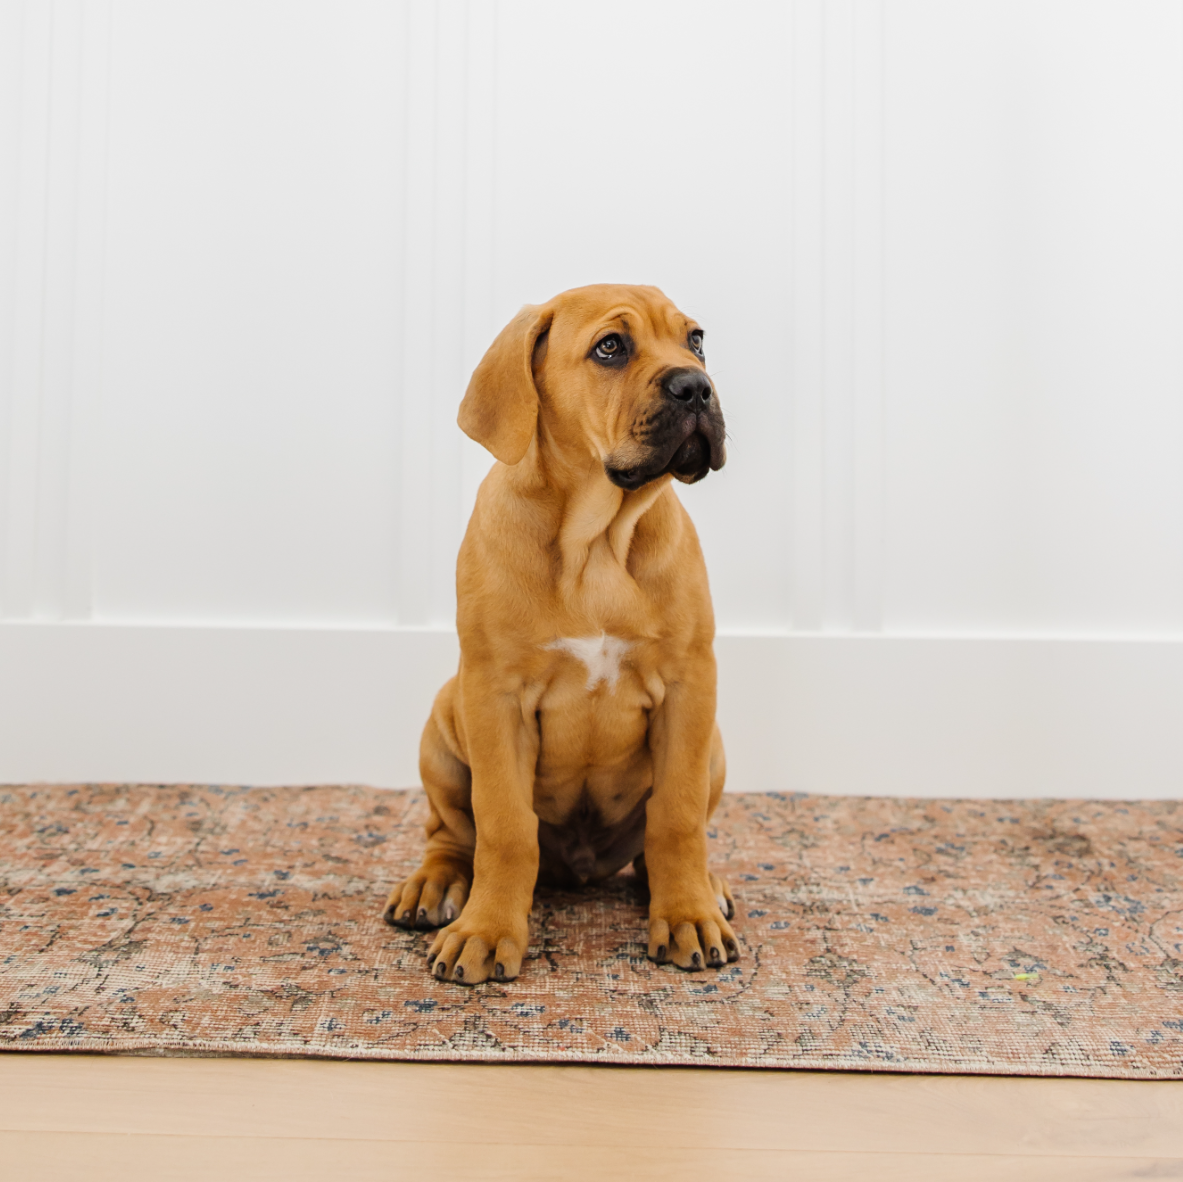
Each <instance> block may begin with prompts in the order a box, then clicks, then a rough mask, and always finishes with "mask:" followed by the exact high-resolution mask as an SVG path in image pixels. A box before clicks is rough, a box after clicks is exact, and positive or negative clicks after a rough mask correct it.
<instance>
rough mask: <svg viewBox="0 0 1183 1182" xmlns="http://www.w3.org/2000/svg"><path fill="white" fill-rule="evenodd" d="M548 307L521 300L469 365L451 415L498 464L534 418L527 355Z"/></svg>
mask: <svg viewBox="0 0 1183 1182" xmlns="http://www.w3.org/2000/svg"><path fill="white" fill-rule="evenodd" d="M553 315H554V313H553V311H552V309H550V308H548V307H538V308H536V307H532V306H531V305H529V304H527V305H526V307H524V308H523V309H522V310H521V311H520V312H519V313H518V314H517V315H516V316H515V317H514V318H513V320H511V321H510V322H509V324H507V325H506V326H505V327H504V328H503V329H502V330H501V332H500V333H498V335H497V339H496V340H495V341H494V342H493V343H492V344H491V345H490V346H489V351H488V352H487V353H486V354H485V355H484V357H482V358H481V363H480V364H479V365H478V366H477V367H476V369H475V370H473V374H472V378H471V380H470V381H469V383H468V390H467V391H466V392H465V394H464V401H463V402H462V403H461V404H460V413H459V415H457V416H456V421H457V422H458V423H459V424H460V430H461V431H463V432H464V434H465V435H467V436H468V437H469V438H470V439H475V440H476V441H477V443H479V444H481V445H482V446H484V447H487V448H488V449H489V451H491V452H492V453H493V455H494V456H496V457H497V459H499V460H500V461H501V462H502V463H503V464H510V465H513V464H516V463H518V461H519V460H521V459H522V457H523V456H524V455H525V454H526V452H527V450H528V449H529V447H530V440H531V439H533V438H534V429H535V427H536V426H537V423H538V389H537V387H536V386H535V385H534V370H533V357H534V347H535V345H537V343H538V338H539V337H541V336H542V334H543V333H544V332H546V331H547V330H548V329H549V328H550V322H551V319H552V317H553Z"/></svg>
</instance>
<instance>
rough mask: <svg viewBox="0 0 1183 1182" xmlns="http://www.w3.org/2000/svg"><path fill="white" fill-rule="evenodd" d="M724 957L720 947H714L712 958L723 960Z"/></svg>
mask: <svg viewBox="0 0 1183 1182" xmlns="http://www.w3.org/2000/svg"><path fill="white" fill-rule="evenodd" d="M722 959H723V957H722V955H721V954H720V952H719V950H718V948H712V949H711V960H722Z"/></svg>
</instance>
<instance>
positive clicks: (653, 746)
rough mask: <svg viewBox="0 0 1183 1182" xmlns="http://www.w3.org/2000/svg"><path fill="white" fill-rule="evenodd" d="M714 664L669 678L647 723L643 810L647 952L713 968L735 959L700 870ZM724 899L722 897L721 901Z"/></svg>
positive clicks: (706, 874) (734, 946)
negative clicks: (649, 790)
mask: <svg viewBox="0 0 1183 1182" xmlns="http://www.w3.org/2000/svg"><path fill="white" fill-rule="evenodd" d="M714 730H715V664H714V659H713V657H712V658H710V659H709V660H705V659H704V660H703V661H701V662H696V663H695V667H694V668H692V669H690V670H687V671H686V675H685V676H684V677H683V678H680V679H679V680H678V681H676V682H674V683H673V684H671V685H670V686H669V687H668V689H667V691H666V696H665V700H664V701H663V702H662V704H661V706H660V707H659V708H658V710H657V711H656V712H655V713H654V717H653V720H652V722H651V724H650V732H649V745H650V750H651V751H652V753H653V794H652V796H650V798H649V802H648V804H647V806H646V811H645V865H646V868H647V870H648V875H649V893H650V901H649V957H650V959H652V960H655V961H658V962H659V963H661V962H665V961H673V963H674V964H676V965H677V966H678V967H679V968H683V969H691V970H693V969H701V968H703V967H705V966H706V965H710V966H711V967H713V968H719V967H721V966H722V965H724V964H726V963H727V961H732V960H738V959H739V942H738V941H737V940H736V938H735V933H734V932H733V931H732V929H731V925H730V924H729V923H728V922H727V917H726V916H725V915H724V913H723V911H722V910H720V906H719V903H720V898H721V895H720V890H722V889H723V888H721V887H720V888H719V890H717V889H716V886H715V884H714V883H713V882H712V879H711V874H710V871H709V870H708V869H707V836H706V824H707V814H708V810H709V807H710V776H711V772H710V761H711V740H712V736H713V735H714ZM723 901H724V902H726V899H724V900H723Z"/></svg>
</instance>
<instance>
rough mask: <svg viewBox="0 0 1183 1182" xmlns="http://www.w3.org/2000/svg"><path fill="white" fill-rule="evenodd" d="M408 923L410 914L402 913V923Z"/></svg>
mask: <svg viewBox="0 0 1183 1182" xmlns="http://www.w3.org/2000/svg"><path fill="white" fill-rule="evenodd" d="M410 922H411V913H410V912H409V911H404V912H403V923H410Z"/></svg>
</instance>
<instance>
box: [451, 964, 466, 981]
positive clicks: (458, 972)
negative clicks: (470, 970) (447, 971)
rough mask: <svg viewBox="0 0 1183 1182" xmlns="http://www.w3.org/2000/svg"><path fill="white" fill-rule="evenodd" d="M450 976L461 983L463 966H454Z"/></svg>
mask: <svg viewBox="0 0 1183 1182" xmlns="http://www.w3.org/2000/svg"><path fill="white" fill-rule="evenodd" d="M452 976H453V977H455V978H456V980H457V981H463V980H464V966H463V965H462V964H458V965H457V966H456V968H455V969H454V970H453V972H452Z"/></svg>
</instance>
